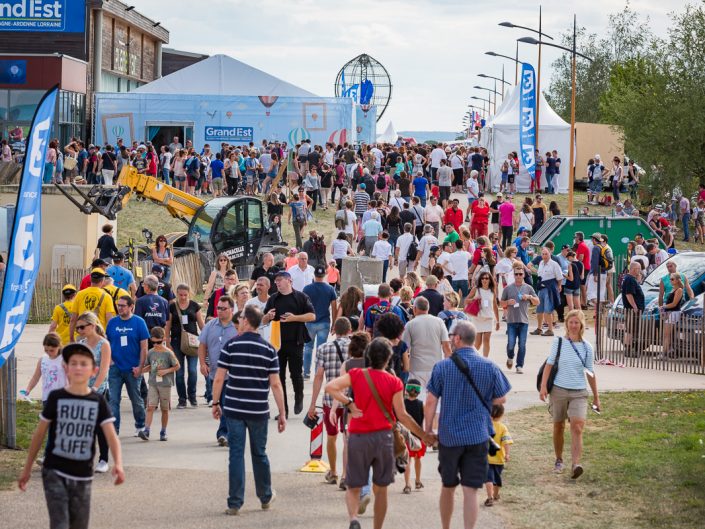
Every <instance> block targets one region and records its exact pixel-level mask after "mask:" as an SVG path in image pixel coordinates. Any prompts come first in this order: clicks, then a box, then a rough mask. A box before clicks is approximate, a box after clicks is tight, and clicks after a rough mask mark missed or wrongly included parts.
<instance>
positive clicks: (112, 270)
mask: <svg viewBox="0 0 705 529" xmlns="http://www.w3.org/2000/svg"><path fill="white" fill-rule="evenodd" d="M124 262H125V254H124V253H122V252H118V253H116V254H115V257H114V258H113V266H110V267H108V269H107V270H106V271H105V273H106V274H108V275H109V276H110V277H112V278H113V284H114V285H115V286H116V287H118V288H121V289H123V290H127V291H128V292H129V293H130V295H131V296H132V298H133V299H134V297H135V293H136V292H137V283H135V276H133V275H132V272H130V271H129V270H128V269H127V268H125V267H124V266H123V263H124Z"/></svg>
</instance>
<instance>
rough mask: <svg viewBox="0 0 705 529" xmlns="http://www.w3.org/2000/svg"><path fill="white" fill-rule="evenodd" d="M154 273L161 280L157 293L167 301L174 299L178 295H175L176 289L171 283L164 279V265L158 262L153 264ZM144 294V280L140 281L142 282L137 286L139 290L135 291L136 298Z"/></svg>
mask: <svg viewBox="0 0 705 529" xmlns="http://www.w3.org/2000/svg"><path fill="white" fill-rule="evenodd" d="M152 274H153V275H154V276H155V277H156V278H157V280H158V282H159V285H158V286H157V292H156V293H157V294H158V295H160V296H161V297H163V298H164V299H165V300H167V301H171V300H172V299H174V298H175V297H176V296H175V295H174V291H173V290H172V289H171V285H170V284H169V283H167V282H166V281H162V278H163V277H164V267H163V266H162V265H158V264H155V265H152ZM144 294H145V292H144V281H140V284H139V286H138V287H137V292H135V298H141V297H142V296H144Z"/></svg>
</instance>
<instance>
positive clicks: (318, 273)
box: [313, 265, 326, 277]
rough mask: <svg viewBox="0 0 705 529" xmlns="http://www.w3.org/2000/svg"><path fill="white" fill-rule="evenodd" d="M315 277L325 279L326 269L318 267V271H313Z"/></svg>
mask: <svg viewBox="0 0 705 529" xmlns="http://www.w3.org/2000/svg"><path fill="white" fill-rule="evenodd" d="M313 275H315V276H316V277H323V276H325V275H326V267H325V266H322V265H318V266H317V267H316V269H315V270H314V271H313Z"/></svg>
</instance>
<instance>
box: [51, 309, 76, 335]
mask: <svg viewBox="0 0 705 529" xmlns="http://www.w3.org/2000/svg"><path fill="white" fill-rule="evenodd" d="M61 305H63V306H64V307H65V308H66V310H64V309H62V308H61ZM72 310H73V301H64V302H63V303H61V304H59V305H57V306H56V307H54V313H53V314H52V315H51V321H54V322H56V333H57V334H58V335H59V336H61V345H66V344H67V343H69V342H70V341H71V340H70V339H69V324H70V323H71V311H72Z"/></svg>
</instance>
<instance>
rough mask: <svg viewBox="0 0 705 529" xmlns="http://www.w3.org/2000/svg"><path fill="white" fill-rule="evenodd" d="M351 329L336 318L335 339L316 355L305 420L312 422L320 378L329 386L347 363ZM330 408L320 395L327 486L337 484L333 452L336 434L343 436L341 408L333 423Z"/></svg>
mask: <svg viewBox="0 0 705 529" xmlns="http://www.w3.org/2000/svg"><path fill="white" fill-rule="evenodd" d="M351 331H352V326H351V325H350V320H348V319H347V318H345V317H343V318H338V319H337V320H335V323H334V324H333V334H335V338H334V339H333V340H331V341H329V342H326V343H324V344H323V345H321V346H320V347H319V348H318V349H317V351H316V374H315V375H314V378H313V393H312V394H311V405H310V406H309V408H308V416H309V417H310V418H311V419H315V418H316V415H317V413H316V401H317V400H318V394H319V393H320V391H321V388H322V387H323V382H324V378H325V381H326V382H330V381H331V380H333V379H336V378H338V377H339V376H340V368H341V367H342V365H343V363H344V362H345V360H347V359H348V346H349V345H350V332H351ZM332 406H333V398H332V397H331V396H330V395H329V394H327V393H324V394H323V425H324V426H325V429H326V453H327V455H328V463H329V464H330V470H329V471H328V472H327V473H326V476H325V480H326V482H327V483H329V484H331V485H335V484H336V483H337V482H338V474H337V473H336V462H337V455H338V454H337V450H336V446H335V443H336V441H337V439H338V432H343V430H344V428H343V408H342V407H338V408H337V410H336V421H335V423H333V422H331V420H330V410H331V407H332Z"/></svg>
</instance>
